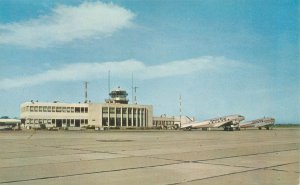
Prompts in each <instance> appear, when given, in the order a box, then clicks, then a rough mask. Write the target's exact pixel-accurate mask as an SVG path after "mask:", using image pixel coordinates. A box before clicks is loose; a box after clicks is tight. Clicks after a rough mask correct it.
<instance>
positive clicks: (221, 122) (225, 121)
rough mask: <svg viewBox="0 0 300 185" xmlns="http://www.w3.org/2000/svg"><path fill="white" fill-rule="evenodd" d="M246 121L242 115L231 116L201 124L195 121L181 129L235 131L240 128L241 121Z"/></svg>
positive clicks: (205, 121)
mask: <svg viewBox="0 0 300 185" xmlns="http://www.w3.org/2000/svg"><path fill="white" fill-rule="evenodd" d="M244 119H245V117H244V116H241V115H238V114H236V115H229V116H223V117H218V118H214V119H209V120H204V121H201V122H197V121H193V122H190V123H187V124H184V125H182V126H181V129H188V130H190V129H197V128H202V129H208V128H220V127H223V128H224V130H227V129H228V130H233V128H238V125H239V123H240V122H241V121H243V120H244Z"/></svg>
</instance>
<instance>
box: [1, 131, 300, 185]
mask: <svg viewBox="0 0 300 185" xmlns="http://www.w3.org/2000/svg"><path fill="white" fill-rule="evenodd" d="M0 141H1V145H0V184H20V185H27V184H28V185H29V184H30V185H40V184H43V185H47V184H55V185H57V184H72V185H76V184H78V185H79V184H80V185H82V184H97V185H98V184H129V185H134V184H137V185H140V184H143V185H148V184H230V185H232V184H246V185H248V184H249V185H250V184H251V185H252V184H272V185H274V184H289V185H294V184H295V185H298V184H299V177H300V166H299V164H300V163H299V161H300V156H299V154H300V153H299V150H300V129H278V128H277V129H274V130H253V129H251V130H241V131H234V132H225V131H198V130H195V131H2V132H0Z"/></svg>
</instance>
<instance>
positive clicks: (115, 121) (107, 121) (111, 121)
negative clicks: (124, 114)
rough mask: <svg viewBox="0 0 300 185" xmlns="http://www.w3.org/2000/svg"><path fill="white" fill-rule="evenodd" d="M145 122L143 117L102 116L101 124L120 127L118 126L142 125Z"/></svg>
mask: <svg viewBox="0 0 300 185" xmlns="http://www.w3.org/2000/svg"><path fill="white" fill-rule="evenodd" d="M127 121H128V122H127ZM145 123H146V121H145V120H143V119H131V118H128V119H126V118H107V117H103V118H102V125H103V126H110V127H120V126H123V127H126V126H129V127H131V126H133V127H143V126H146V124H145Z"/></svg>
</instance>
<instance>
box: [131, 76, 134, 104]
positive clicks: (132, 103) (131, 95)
mask: <svg viewBox="0 0 300 185" xmlns="http://www.w3.org/2000/svg"><path fill="white" fill-rule="evenodd" d="M131 96H132V99H131V101H132V104H133V103H134V101H133V73H131Z"/></svg>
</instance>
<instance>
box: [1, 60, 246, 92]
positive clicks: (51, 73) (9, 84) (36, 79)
mask: <svg viewBox="0 0 300 185" xmlns="http://www.w3.org/2000/svg"><path fill="white" fill-rule="evenodd" d="M233 67H236V68H240V67H241V64H240V63H239V62H236V61H232V60H228V59H226V58H223V57H211V56H206V57H199V58H194V59H188V60H181V61H173V62H168V63H163V64H158V65H152V66H147V65H145V64H144V63H143V62H141V61H137V60H125V61H119V62H104V63H76V64H69V65H65V66H61V67H60V68H58V69H51V70H47V71H45V72H43V73H39V74H36V75H31V76H25V77H22V78H20V77H19V78H6V79H1V80H0V84H1V86H0V89H3V90H5V89H6V90H7V89H12V88H20V87H28V86H34V85H38V84H44V83H47V82H53V81H56V82H59V81H78V80H93V79H104V78H107V73H108V71H109V70H110V71H111V72H112V73H113V75H114V77H117V78H129V79H130V78H131V74H132V73H134V75H135V77H137V78H139V79H144V80H145V79H155V78H162V77H172V76H178V75H187V74H193V73H199V72H205V71H209V70H214V71H216V72H218V70H221V71H224V69H225V70H226V69H231V68H233Z"/></svg>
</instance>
